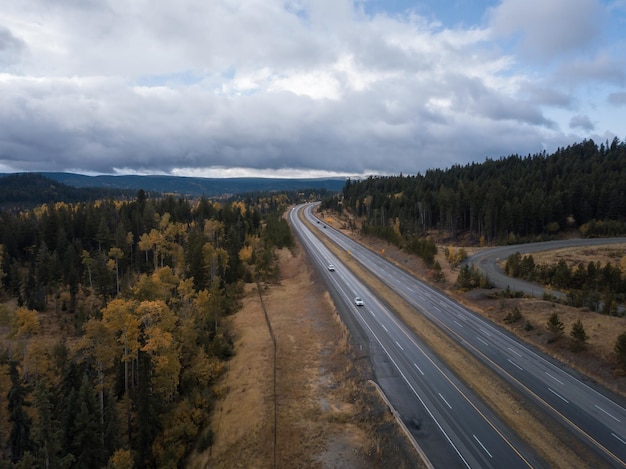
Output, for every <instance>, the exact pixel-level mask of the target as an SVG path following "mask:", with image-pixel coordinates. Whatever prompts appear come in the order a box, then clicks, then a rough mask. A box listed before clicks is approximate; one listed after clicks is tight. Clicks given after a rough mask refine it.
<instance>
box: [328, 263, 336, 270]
mask: <svg viewBox="0 0 626 469" xmlns="http://www.w3.org/2000/svg"><path fill="white" fill-rule="evenodd" d="M328 270H330V271H331V272H334V271H335V266H334V265H332V264H328Z"/></svg>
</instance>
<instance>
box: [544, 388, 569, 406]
mask: <svg viewBox="0 0 626 469" xmlns="http://www.w3.org/2000/svg"><path fill="white" fill-rule="evenodd" d="M548 391H550V392H551V393H552V394H554V395H555V396H556V397H558V398H559V399H561V400H562V401H563V402H565V403H566V404H569V401H568V400H567V399H565V398H564V397H563V396H561V395H560V394H559V393H558V392H556V391H555V390H554V389H552V388H548Z"/></svg>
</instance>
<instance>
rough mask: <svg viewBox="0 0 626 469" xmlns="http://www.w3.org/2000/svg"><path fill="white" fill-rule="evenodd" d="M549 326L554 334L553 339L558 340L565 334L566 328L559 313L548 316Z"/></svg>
mask: <svg viewBox="0 0 626 469" xmlns="http://www.w3.org/2000/svg"><path fill="white" fill-rule="evenodd" d="M547 327H548V330H549V331H550V332H552V334H553V336H554V337H553V339H552V340H556V339H558V338H559V337H561V336H562V335H563V331H564V330H565V325H564V324H563V323H562V322H561V320H560V319H559V315H558V314H557V313H552V314H551V315H550V317H549V318H548V322H547Z"/></svg>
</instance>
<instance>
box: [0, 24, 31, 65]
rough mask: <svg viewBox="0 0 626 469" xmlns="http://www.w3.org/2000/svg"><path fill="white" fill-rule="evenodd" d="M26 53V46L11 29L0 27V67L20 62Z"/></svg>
mask: <svg viewBox="0 0 626 469" xmlns="http://www.w3.org/2000/svg"><path fill="white" fill-rule="evenodd" d="M25 51H26V44H24V41H23V40H21V39H20V38H18V37H15V36H14V35H13V33H12V32H11V30H10V29H8V28H6V27H4V26H2V25H0V67H2V66H3V65H4V66H8V65H12V64H14V63H16V62H18V61H19V60H20V58H21V56H22V54H23V53H24V52H25Z"/></svg>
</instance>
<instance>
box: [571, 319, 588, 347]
mask: <svg viewBox="0 0 626 469" xmlns="http://www.w3.org/2000/svg"><path fill="white" fill-rule="evenodd" d="M570 336H571V337H572V339H573V342H572V347H571V348H572V350H573V351H576V352H577V351H580V350H584V349H585V347H586V344H587V339H588V338H589V337H588V336H587V333H586V332H585V328H584V327H583V323H582V322H581V321H580V319H579V320H578V321H576V322H575V323H574V324H572V330H571V332H570Z"/></svg>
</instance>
